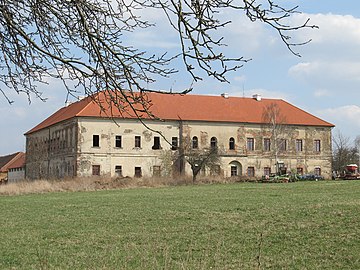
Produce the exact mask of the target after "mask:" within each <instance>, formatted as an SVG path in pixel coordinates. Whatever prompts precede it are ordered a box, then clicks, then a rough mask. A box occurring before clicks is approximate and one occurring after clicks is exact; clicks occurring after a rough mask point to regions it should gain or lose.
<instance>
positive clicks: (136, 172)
mask: <svg viewBox="0 0 360 270" xmlns="http://www.w3.org/2000/svg"><path fill="white" fill-rule="evenodd" d="M134 176H135V177H141V176H142V174H141V167H135V175H134Z"/></svg>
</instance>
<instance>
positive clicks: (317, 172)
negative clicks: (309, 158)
mask: <svg viewBox="0 0 360 270" xmlns="http://www.w3.org/2000/svg"><path fill="white" fill-rule="evenodd" d="M314 174H315V175H321V169H320V167H315V169H314Z"/></svg>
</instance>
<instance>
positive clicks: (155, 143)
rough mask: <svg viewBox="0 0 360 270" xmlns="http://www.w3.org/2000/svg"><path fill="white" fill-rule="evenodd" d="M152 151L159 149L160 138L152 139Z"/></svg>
mask: <svg viewBox="0 0 360 270" xmlns="http://www.w3.org/2000/svg"><path fill="white" fill-rule="evenodd" d="M152 149H153V150H158V149H161V145H160V137H154V145H153V147H152Z"/></svg>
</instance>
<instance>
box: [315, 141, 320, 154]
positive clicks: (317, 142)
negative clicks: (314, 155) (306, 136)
mask: <svg viewBox="0 0 360 270" xmlns="http://www.w3.org/2000/svg"><path fill="white" fill-rule="evenodd" d="M314 150H315V152H320V151H321V144H320V140H315V141H314Z"/></svg>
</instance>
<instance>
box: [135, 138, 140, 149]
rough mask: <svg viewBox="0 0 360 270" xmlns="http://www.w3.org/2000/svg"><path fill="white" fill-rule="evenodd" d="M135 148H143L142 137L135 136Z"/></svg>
mask: <svg viewBox="0 0 360 270" xmlns="http://www.w3.org/2000/svg"><path fill="white" fill-rule="evenodd" d="M135 147H137V148H140V147H141V137H140V136H135Z"/></svg>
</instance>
